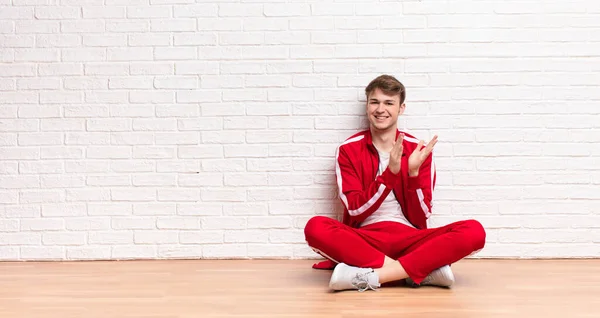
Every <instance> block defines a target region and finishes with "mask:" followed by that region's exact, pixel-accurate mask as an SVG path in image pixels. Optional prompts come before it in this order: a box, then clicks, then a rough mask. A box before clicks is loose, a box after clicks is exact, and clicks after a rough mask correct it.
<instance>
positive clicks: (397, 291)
mask: <svg viewBox="0 0 600 318" xmlns="http://www.w3.org/2000/svg"><path fill="white" fill-rule="evenodd" d="M311 264H312V261H287V260H279V261H266V260H260V261H259V260H245V261H224V260H219V261H216V260H190V261H183V260H181V261H179V260H171V261H168V260H161V261H127V262H65V263H44V262H41V263H0V284H1V286H0V317H2V318H13V317H15V318H16V317H19V318H21V317H32V318H43V317H53V318H54V317H56V318H58V317H60V318H68V317H82V318H93V317H127V318H131V317H139V318H141V317H149V318H150V317H151V318H175V317H186V318H188V317H189V318H191V317H257V318H258V317H327V318H332V317H397V318H402V317H419V318H425V317H427V318H431V317H433V318H436V317H444V318H448V317H461V318H467V317H477V318H487V317H527V318H532V317H544V318H548V317H590V318H591V317H600V260H552V261H547V260H543V261H542V260H536V261H534V260H502V261H501V260H463V261H461V262H459V263H457V264H454V265H453V267H452V268H453V271H454V273H455V276H456V279H457V281H456V284H455V285H454V286H453V288H452V289H442V288H437V287H421V288H418V289H414V288H410V287H406V286H393V287H387V288H382V289H379V290H378V291H368V292H364V293H359V292H357V291H345V292H335V293H334V292H330V291H329V290H328V288H327V283H328V282H329V276H330V273H331V272H330V271H321V270H313V269H311V268H310V265H311Z"/></svg>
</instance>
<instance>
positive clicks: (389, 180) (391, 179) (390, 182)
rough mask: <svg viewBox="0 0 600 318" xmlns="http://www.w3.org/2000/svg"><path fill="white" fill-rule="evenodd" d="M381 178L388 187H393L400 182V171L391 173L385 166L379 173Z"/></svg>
mask: <svg viewBox="0 0 600 318" xmlns="http://www.w3.org/2000/svg"><path fill="white" fill-rule="evenodd" d="M381 180H382V181H383V184H385V186H386V187H388V188H392V189H393V188H395V187H396V186H398V184H400V172H398V174H393V173H392V171H391V170H390V168H389V167H387V168H386V169H385V170H384V171H383V173H382V174H381Z"/></svg>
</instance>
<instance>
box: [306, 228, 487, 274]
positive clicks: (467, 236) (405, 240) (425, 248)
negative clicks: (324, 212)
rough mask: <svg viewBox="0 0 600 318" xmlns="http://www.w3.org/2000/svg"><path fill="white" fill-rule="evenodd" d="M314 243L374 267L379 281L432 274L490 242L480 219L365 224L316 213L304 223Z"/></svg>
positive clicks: (339, 257) (340, 259)
mask: <svg viewBox="0 0 600 318" xmlns="http://www.w3.org/2000/svg"><path fill="white" fill-rule="evenodd" d="M304 232H305V237H306V241H307V243H308V245H309V246H310V247H312V248H313V249H315V250H316V251H318V252H320V254H321V255H323V256H325V257H327V258H329V259H331V260H332V261H334V262H337V263H344V264H347V265H350V266H355V267H360V268H373V269H374V270H375V272H376V273H377V274H378V275H379V282H380V283H385V282H390V281H396V280H401V279H404V278H411V279H412V280H413V281H414V282H415V283H417V284H419V283H421V282H422V281H423V280H424V279H425V278H426V277H427V275H429V274H430V273H431V272H433V271H434V270H436V269H437V268H440V267H442V266H444V265H449V264H452V263H454V262H456V261H458V260H460V259H462V258H464V257H466V256H468V255H470V254H472V253H473V252H476V251H477V250H480V249H482V248H483V246H484V244H485V230H484V229H483V227H482V226H481V224H480V223H479V222H477V221H475V220H465V221H459V222H455V223H451V224H448V225H446V226H443V227H439V228H433V229H425V230H418V229H414V228H412V227H409V226H406V225H404V224H400V223H396V222H379V223H375V224H371V225H368V226H365V227H362V228H359V229H356V228H352V227H349V226H347V225H345V224H342V223H341V222H339V221H337V220H334V219H331V218H328V217H324V216H315V217H313V218H312V219H310V220H309V222H308V223H307V224H306V227H305V229H304Z"/></svg>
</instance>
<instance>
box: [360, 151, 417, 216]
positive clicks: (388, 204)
mask: <svg viewBox="0 0 600 318" xmlns="http://www.w3.org/2000/svg"><path fill="white" fill-rule="evenodd" d="M377 152H379V159H380V160H379V171H378V172H377V176H379V175H381V174H382V173H383V171H385V169H386V168H387V166H388V163H389V161H390V153H389V152H382V151H380V150H379V149H378V150H377ZM382 221H393V222H399V223H402V224H406V225H408V226H410V227H413V228H414V226H413V225H412V224H410V222H409V221H408V220H407V219H406V217H405V216H404V213H402V207H401V206H400V203H398V200H396V195H395V194H394V191H390V194H388V196H387V197H386V198H385V200H383V202H382V203H381V206H380V207H379V209H377V211H375V212H373V214H371V215H369V216H368V217H367V218H366V219H365V220H364V221H363V222H362V223H361V225H360V226H365V225H369V224H373V223H377V222H382Z"/></svg>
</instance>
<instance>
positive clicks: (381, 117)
mask: <svg viewBox="0 0 600 318" xmlns="http://www.w3.org/2000/svg"><path fill="white" fill-rule="evenodd" d="M387 118H390V116H375V119H379V120H381V119H387Z"/></svg>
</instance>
